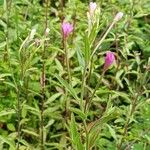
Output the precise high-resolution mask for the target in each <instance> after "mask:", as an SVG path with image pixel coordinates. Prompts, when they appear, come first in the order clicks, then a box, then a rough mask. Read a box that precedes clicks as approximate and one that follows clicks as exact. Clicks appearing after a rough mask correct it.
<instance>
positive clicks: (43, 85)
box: [40, 0, 48, 150]
mask: <svg viewBox="0 0 150 150" xmlns="http://www.w3.org/2000/svg"><path fill="white" fill-rule="evenodd" d="M47 24H48V0H46V8H45V31H46V29H47ZM45 36H46V35H45ZM46 45H47V44H46V41H44V46H43V54H42V60H43V64H42V77H41V86H42V99H41V121H40V128H41V129H40V130H41V134H40V135H41V137H40V138H41V139H40V141H41V150H44V149H45V148H44V147H45V143H44V114H43V113H44V101H45V51H46Z"/></svg>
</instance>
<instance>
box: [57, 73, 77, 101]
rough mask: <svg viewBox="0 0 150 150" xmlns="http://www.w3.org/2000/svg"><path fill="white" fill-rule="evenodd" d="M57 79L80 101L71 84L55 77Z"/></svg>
mask: <svg viewBox="0 0 150 150" xmlns="http://www.w3.org/2000/svg"><path fill="white" fill-rule="evenodd" d="M55 76H56V78H57V79H58V80H59V82H60V83H61V84H62V85H63V86H64V87H65V88H66V89H67V91H68V92H69V93H70V94H71V95H72V96H73V97H74V98H75V99H76V100H77V101H79V98H78V96H77V94H76V92H75V90H74V89H73V88H72V87H71V85H70V84H68V82H66V81H65V80H64V79H63V78H62V77H60V76H58V75H55Z"/></svg>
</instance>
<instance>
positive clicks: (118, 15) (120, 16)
mask: <svg viewBox="0 0 150 150" xmlns="http://www.w3.org/2000/svg"><path fill="white" fill-rule="evenodd" d="M122 17H123V13H122V12H118V13H117V14H116V16H115V18H114V20H115V21H119V20H120V19H121V18H122Z"/></svg>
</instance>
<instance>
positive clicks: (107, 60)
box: [104, 51, 115, 71]
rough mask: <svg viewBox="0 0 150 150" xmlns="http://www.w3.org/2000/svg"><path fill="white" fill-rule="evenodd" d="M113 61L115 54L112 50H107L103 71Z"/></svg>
mask: <svg viewBox="0 0 150 150" xmlns="http://www.w3.org/2000/svg"><path fill="white" fill-rule="evenodd" d="M114 61H115V55H114V53H113V52H111V51H108V52H107V53H106V57H105V64H104V71H106V70H107V69H108V68H109V67H110V66H111V65H112V64H113V62H114Z"/></svg>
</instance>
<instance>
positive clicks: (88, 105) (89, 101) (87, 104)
mask: <svg viewBox="0 0 150 150" xmlns="http://www.w3.org/2000/svg"><path fill="white" fill-rule="evenodd" d="M104 74H105V72H104V71H103V73H102V75H101V76H100V78H99V80H98V83H97V85H96V87H95V89H94V91H93V93H92V96H91V98H90V99H89V100H88V101H87V103H86V104H85V107H84V112H86V111H87V110H89V108H90V105H91V102H92V100H93V98H94V96H95V93H96V91H97V90H98V88H99V86H100V84H101V80H102V78H103V76H104Z"/></svg>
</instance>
